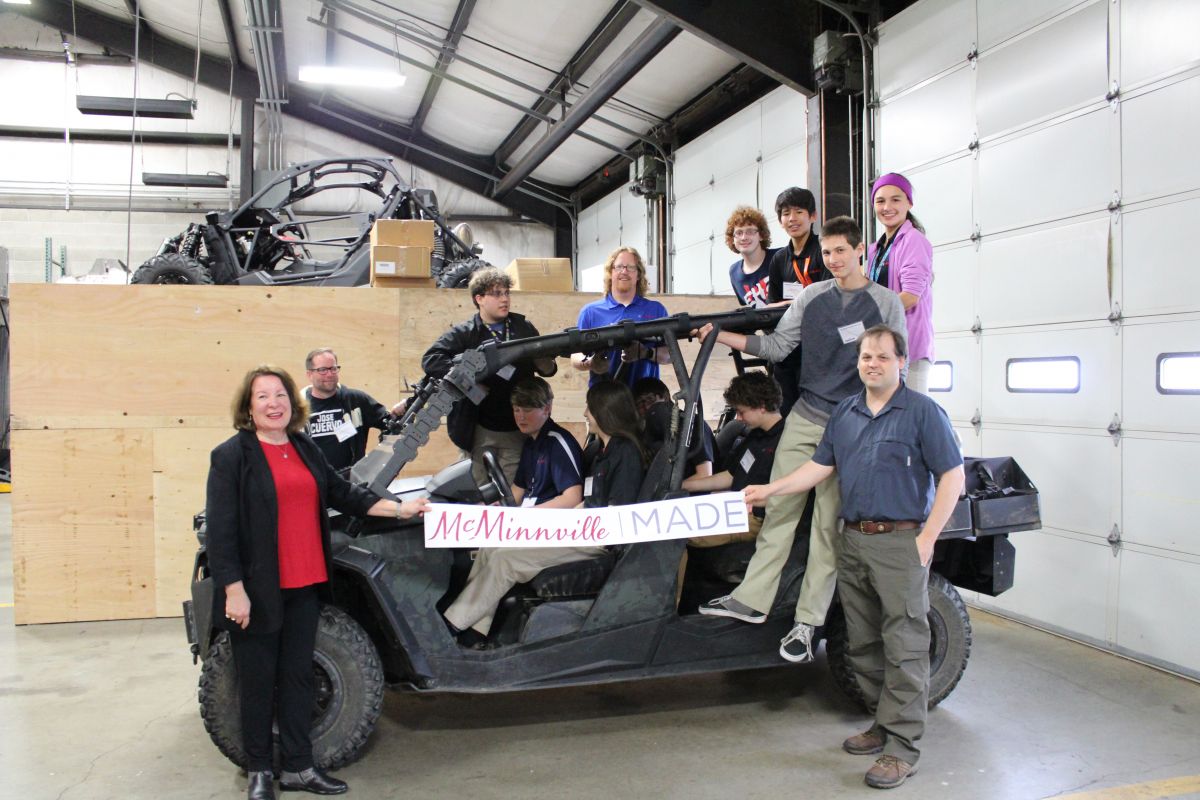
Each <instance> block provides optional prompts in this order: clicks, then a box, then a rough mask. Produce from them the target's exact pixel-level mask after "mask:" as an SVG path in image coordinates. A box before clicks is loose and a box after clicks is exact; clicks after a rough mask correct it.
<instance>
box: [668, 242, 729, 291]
mask: <svg viewBox="0 0 1200 800" xmlns="http://www.w3.org/2000/svg"><path fill="white" fill-rule="evenodd" d="M726 282H727V283H728V280H727V281H726ZM673 283H674V285H673V287H672V290H671V291H672V293H673V294H712V289H713V287H712V245H711V244H709V243H708V242H706V241H705V242H697V243H696V244H694V245H692V246H690V247H684V248H681V249H679V250H677V251H676V252H675V274H674V278H673Z"/></svg>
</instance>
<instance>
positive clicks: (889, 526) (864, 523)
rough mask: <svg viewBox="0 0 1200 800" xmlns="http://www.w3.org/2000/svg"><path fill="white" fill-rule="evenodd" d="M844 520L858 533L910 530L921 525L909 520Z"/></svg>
mask: <svg viewBox="0 0 1200 800" xmlns="http://www.w3.org/2000/svg"><path fill="white" fill-rule="evenodd" d="M845 522H846V527H847V528H850V529H852V530H856V531H858V532H859V533H891V532H892V531H911V530H915V529H917V528H919V527H921V523H919V522H911V521H909V520H899V521H896V522H891V521H884V522H875V521H873V520H869V519H860V520H858V521H856V522H852V521H851V520H845Z"/></svg>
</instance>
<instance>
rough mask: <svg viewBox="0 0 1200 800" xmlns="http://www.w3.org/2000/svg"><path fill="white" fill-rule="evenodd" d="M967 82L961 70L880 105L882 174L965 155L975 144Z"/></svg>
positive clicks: (966, 70)
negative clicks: (972, 141)
mask: <svg viewBox="0 0 1200 800" xmlns="http://www.w3.org/2000/svg"><path fill="white" fill-rule="evenodd" d="M971 76H972V73H971V70H970V69H969V68H967V67H966V65H964V66H963V67H961V68H959V69H957V70H955V71H954V72H952V73H950V74H949V75H946V76H945V77H942V78H939V79H938V80H936V81H933V82H931V83H929V84H926V85H925V86H922V87H921V88H919V89H915V90H913V91H911V92H908V93H906V94H903V95H901V96H899V97H896V98H895V99H893V100H891V101H889V102H887V103H885V104H884V105H883V107H882V108H881V109H880V112H879V128H880V132H881V134H883V138H882V141H881V144H880V148H879V149H880V163H881V164H882V165H883V167H882V169H881V170H880V171H881V172H882V171H888V172H892V171H898V170H902V169H907V168H908V167H910V166H911V165H913V164H921V163H924V162H926V161H932V160H934V159H936V158H941V157H943V156H948V155H951V154H953V153H957V152H965V151H966V149H967V145H968V144H970V142H971V140H972V139H974V138H975V135H974V130H975V121H974V117H973V115H972V113H971V109H972V104H971V83H972V80H971ZM888 132H891V134H892V135H887V133H888Z"/></svg>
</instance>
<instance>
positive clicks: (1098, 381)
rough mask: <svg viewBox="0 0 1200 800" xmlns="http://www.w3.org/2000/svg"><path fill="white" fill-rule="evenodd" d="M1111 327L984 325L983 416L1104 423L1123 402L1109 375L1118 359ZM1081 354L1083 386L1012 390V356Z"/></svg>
mask: <svg viewBox="0 0 1200 800" xmlns="http://www.w3.org/2000/svg"><path fill="white" fill-rule="evenodd" d="M1114 341H1115V337H1114V336H1113V331H1112V327H1111V326H1110V325H1107V324H1105V325H1104V326H1103V327H1101V326H1095V327H1091V326H1086V327H1074V328H1060V329H1054V328H1046V329H1041V330H1037V331H1028V332H1020V333H1004V332H991V333H989V332H988V330H987V329H986V328H985V329H984V334H983V341H982V351H983V398H984V408H983V420H984V422H985V423H990V422H1017V423H1034V424H1039V425H1061V426H1067V427H1083V428H1101V429H1102V428H1104V427H1106V426H1107V425H1108V424H1109V422H1110V421H1111V420H1112V416H1113V414H1114V413H1115V411H1116V409H1117V407H1118V403H1117V398H1115V397H1114V396H1113V392H1114V389H1113V385H1112V383H1113V382H1112V380H1111V378H1110V371H1111V365H1112V363H1113V358H1114V356H1113V342H1114ZM1072 356H1073V357H1076V358H1078V359H1079V362H1080V363H1079V391H1077V392H1074V393H1070V394H1067V393H1044V392H1011V391H1009V389H1008V386H1007V362H1008V360H1009V359H1026V358H1060V357H1072Z"/></svg>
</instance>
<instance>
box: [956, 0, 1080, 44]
mask: <svg viewBox="0 0 1200 800" xmlns="http://www.w3.org/2000/svg"><path fill="white" fill-rule="evenodd" d="M1078 2H1079V0H978V2H977V3H976V5H977V6H978V7H979V11H978V13H979V51H980V52H981V53H982V52H984V51H986V50H989V49H991V48H993V47H995V46H996V45H998V44H1000V43H1001V42H1003V41H1004V40H1005V39H1008V38H1009V37H1011V36H1014V35H1015V34H1018V33H1021V32H1022V31H1027V30H1029V29H1030V28H1032V27H1033V26H1035V25H1037V24H1039V23H1042V22H1045V21H1046V20H1048V19H1050V18H1051V17H1053V16H1054V15H1055V14H1059V13H1062V12H1063V11H1065V10H1066V9H1068V8H1070V7H1071V6H1073V5H1075V4H1077V3H1078ZM1102 5H1103V3H1102Z"/></svg>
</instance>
